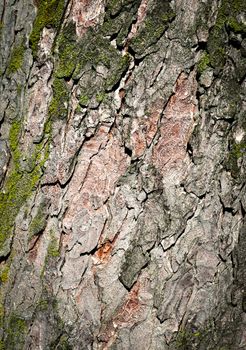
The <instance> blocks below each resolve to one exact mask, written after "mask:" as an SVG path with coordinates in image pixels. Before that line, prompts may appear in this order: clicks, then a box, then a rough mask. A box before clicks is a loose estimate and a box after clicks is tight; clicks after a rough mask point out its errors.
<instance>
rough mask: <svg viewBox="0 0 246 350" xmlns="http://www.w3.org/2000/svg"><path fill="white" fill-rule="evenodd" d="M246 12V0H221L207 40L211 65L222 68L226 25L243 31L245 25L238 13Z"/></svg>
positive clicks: (236, 30)
mask: <svg viewBox="0 0 246 350" xmlns="http://www.w3.org/2000/svg"><path fill="white" fill-rule="evenodd" d="M245 12H246V2H245V1H243V0H223V1H222V2H221V6H220V8H219V11H218V15H217V20H216V23H215V26H214V28H213V29H212V31H211V33H210V35H209V40H208V51H209V54H210V61H211V64H212V66H213V67H215V68H218V69H222V68H223V66H224V64H225V61H226V51H225V48H224V47H225V43H226V42H227V34H226V27H228V28H229V29H231V30H232V31H234V32H236V33H238V32H243V33H244V32H245V29H246V26H245V24H244V23H242V22H239V20H238V18H239V15H240V14H241V13H242V14H243V13H245Z"/></svg>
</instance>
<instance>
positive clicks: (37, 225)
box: [29, 203, 47, 237]
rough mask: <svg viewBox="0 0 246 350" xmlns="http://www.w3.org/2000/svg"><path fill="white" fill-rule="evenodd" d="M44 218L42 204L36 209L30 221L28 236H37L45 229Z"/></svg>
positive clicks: (44, 212) (45, 215) (43, 206)
mask: <svg viewBox="0 0 246 350" xmlns="http://www.w3.org/2000/svg"><path fill="white" fill-rule="evenodd" d="M46 218H47V214H46V211H45V204H44V203H43V204H42V205H40V207H39V208H38V212H37V214H36V215H35V217H34V218H33V220H32V221H31V224H30V227H29V235H30V237H32V236H34V235H38V234H39V233H40V232H42V231H43V230H44V229H45V226H46Z"/></svg>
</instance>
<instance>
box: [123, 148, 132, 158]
mask: <svg viewBox="0 0 246 350" xmlns="http://www.w3.org/2000/svg"><path fill="white" fill-rule="evenodd" d="M124 148H125V153H126V154H127V155H128V156H129V157H132V150H131V149H130V148H128V147H127V146H126V145H125V147H124Z"/></svg>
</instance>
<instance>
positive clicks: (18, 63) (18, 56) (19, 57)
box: [7, 44, 25, 75]
mask: <svg viewBox="0 0 246 350" xmlns="http://www.w3.org/2000/svg"><path fill="white" fill-rule="evenodd" d="M24 52H25V47H24V44H21V45H19V46H15V47H14V48H13V50H12V52H11V56H10V60H9V64H8V68H7V74H8V75H10V74H13V73H15V72H16V71H17V70H18V69H20V68H21V67H22V64H23V59H24Z"/></svg>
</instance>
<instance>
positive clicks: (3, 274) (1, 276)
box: [0, 264, 9, 283]
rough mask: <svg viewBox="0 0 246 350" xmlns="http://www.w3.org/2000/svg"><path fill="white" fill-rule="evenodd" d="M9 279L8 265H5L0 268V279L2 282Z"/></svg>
mask: <svg viewBox="0 0 246 350" xmlns="http://www.w3.org/2000/svg"><path fill="white" fill-rule="evenodd" d="M8 279H9V265H7V264H6V265H5V266H4V267H3V268H2V269H1V270H0V281H1V282H2V283H6V282H8Z"/></svg>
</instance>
